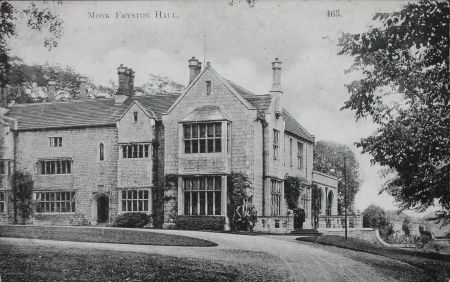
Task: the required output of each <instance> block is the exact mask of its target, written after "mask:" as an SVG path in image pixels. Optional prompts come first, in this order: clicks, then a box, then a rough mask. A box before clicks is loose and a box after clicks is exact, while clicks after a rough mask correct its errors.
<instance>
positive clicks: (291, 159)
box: [289, 138, 294, 167]
mask: <svg viewBox="0 0 450 282" xmlns="http://www.w3.org/2000/svg"><path fill="white" fill-rule="evenodd" d="M292 143H293V142H292V138H289V165H290V166H291V167H292V166H293V157H292V155H293V153H294V152H293V149H294V148H293V146H292Z"/></svg>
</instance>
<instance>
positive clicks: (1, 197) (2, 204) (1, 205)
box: [0, 191, 8, 214]
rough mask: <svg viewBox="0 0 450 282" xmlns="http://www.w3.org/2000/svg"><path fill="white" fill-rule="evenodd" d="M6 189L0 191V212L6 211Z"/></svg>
mask: <svg viewBox="0 0 450 282" xmlns="http://www.w3.org/2000/svg"><path fill="white" fill-rule="evenodd" d="M7 199H8V194H7V191H0V214H4V213H7V212H8V202H7Z"/></svg>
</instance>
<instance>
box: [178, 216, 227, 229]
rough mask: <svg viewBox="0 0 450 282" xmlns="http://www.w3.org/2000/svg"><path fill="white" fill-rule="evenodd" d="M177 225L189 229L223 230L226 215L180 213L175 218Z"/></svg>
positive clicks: (179, 227)
mask: <svg viewBox="0 0 450 282" xmlns="http://www.w3.org/2000/svg"><path fill="white" fill-rule="evenodd" d="M175 227H176V228H177V229H187V230H217V231H222V230H224V227H225V216H221V215H216V216H205V215H179V216H177V218H176V220H175Z"/></svg>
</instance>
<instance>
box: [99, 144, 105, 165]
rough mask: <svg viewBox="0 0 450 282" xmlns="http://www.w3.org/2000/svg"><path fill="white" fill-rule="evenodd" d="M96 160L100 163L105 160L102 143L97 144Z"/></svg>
mask: <svg viewBox="0 0 450 282" xmlns="http://www.w3.org/2000/svg"><path fill="white" fill-rule="evenodd" d="M98 160H99V161H101V162H102V161H104V160H105V144H104V143H103V142H100V144H98Z"/></svg>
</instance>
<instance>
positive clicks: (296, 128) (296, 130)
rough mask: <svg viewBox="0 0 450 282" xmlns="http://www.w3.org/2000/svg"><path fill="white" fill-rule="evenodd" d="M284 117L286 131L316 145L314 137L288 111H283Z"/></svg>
mask: <svg viewBox="0 0 450 282" xmlns="http://www.w3.org/2000/svg"><path fill="white" fill-rule="evenodd" d="M283 115H284V122H285V126H284V130H285V131H287V132H289V133H291V134H294V135H296V136H298V137H300V138H303V139H305V140H307V141H310V142H313V143H314V136H313V135H312V134H311V133H309V132H308V131H306V129H305V128H304V127H303V126H302V125H301V124H300V123H299V122H298V121H296V120H295V118H294V117H293V116H291V114H289V112H288V111H286V109H283Z"/></svg>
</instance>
